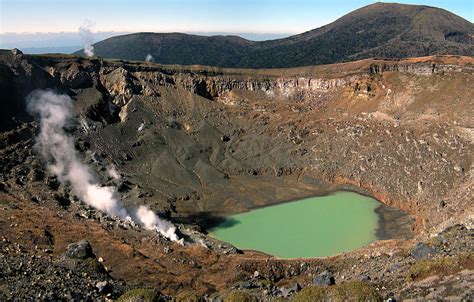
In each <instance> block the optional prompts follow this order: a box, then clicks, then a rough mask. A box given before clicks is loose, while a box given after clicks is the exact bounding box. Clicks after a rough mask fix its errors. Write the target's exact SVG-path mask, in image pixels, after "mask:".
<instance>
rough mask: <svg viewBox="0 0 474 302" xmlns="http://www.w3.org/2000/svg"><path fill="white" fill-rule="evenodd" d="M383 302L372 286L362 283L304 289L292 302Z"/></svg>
mask: <svg viewBox="0 0 474 302" xmlns="http://www.w3.org/2000/svg"><path fill="white" fill-rule="evenodd" d="M328 300H330V301H382V297H381V296H380V295H379V293H378V292H377V291H376V290H375V288H373V287H372V286H371V285H370V284H367V283H365V282H361V281H353V282H345V283H342V284H338V285H334V286H328V287H321V286H312V287H306V288H304V289H302V290H301V291H300V292H299V293H297V294H295V295H294V296H293V299H292V300H291V301H292V302H312V301H328Z"/></svg>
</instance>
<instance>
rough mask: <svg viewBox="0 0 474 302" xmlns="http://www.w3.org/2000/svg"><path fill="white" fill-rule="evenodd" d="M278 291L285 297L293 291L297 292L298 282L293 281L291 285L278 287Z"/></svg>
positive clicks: (298, 288) (299, 288) (298, 289)
mask: <svg viewBox="0 0 474 302" xmlns="http://www.w3.org/2000/svg"><path fill="white" fill-rule="evenodd" d="M279 290H280V292H281V295H282V296H283V297H284V298H286V297H288V296H289V295H290V294H294V293H297V292H299V291H300V290H301V286H300V285H299V284H298V283H295V284H293V285H292V286H290V287H280V288H279Z"/></svg>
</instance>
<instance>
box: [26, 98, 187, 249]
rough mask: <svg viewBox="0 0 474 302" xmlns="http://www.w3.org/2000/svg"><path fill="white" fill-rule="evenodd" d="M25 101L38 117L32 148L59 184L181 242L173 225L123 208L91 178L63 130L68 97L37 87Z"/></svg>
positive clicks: (143, 209) (145, 211)
mask: <svg viewBox="0 0 474 302" xmlns="http://www.w3.org/2000/svg"><path fill="white" fill-rule="evenodd" d="M27 102H28V110H29V111H30V112H31V113H32V114H34V115H35V116H38V117H39V118H40V133H39V135H38V137H37V142H36V145H35V148H36V149H37V150H38V151H39V153H40V154H41V155H42V156H43V158H44V159H45V160H46V161H47V163H48V166H47V168H48V170H49V171H51V172H52V173H54V174H55V175H56V176H57V177H58V179H59V181H60V182H61V183H63V184H69V185H70V186H71V188H72V191H73V193H74V194H75V195H76V196H77V197H78V198H79V199H81V200H82V201H84V202H85V203H87V204H88V205H90V206H92V207H94V208H96V209H97V210H100V211H102V212H105V213H107V214H109V215H112V216H117V217H120V218H122V219H133V220H134V221H135V222H136V223H138V224H141V225H142V226H143V227H144V228H145V229H148V230H155V231H157V232H159V233H161V234H162V235H163V236H164V237H166V238H168V239H170V240H172V241H178V242H181V243H182V239H181V240H179V239H178V236H177V235H176V227H175V226H174V225H173V224H171V223H170V222H168V221H166V220H163V219H161V218H159V217H158V216H157V215H156V214H155V213H154V212H153V211H151V210H150V209H148V208H147V207H145V206H140V207H139V208H138V209H136V210H133V211H130V212H129V211H128V210H127V209H125V208H124V207H123V205H122V203H121V201H120V196H119V194H118V192H117V190H116V188H115V187H112V186H109V187H102V186H100V185H99V184H98V183H97V182H96V181H95V176H94V174H93V173H92V171H91V170H90V169H89V167H88V166H87V165H85V164H83V163H82V162H81V161H80V158H79V156H78V153H77V151H76V149H75V147H74V139H73V137H72V136H70V135H68V134H67V133H66V132H65V131H64V127H65V126H67V125H68V124H69V123H70V122H71V120H72V100H71V98H70V97H69V96H67V95H60V94H56V93H54V92H52V91H45V90H37V91H34V92H32V93H31V94H30V95H29V96H28V98H27ZM109 173H110V174H111V176H112V177H114V176H117V177H118V173H117V172H116V171H115V168H114V169H113V172H109ZM115 174H116V175H115Z"/></svg>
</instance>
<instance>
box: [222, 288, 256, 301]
mask: <svg viewBox="0 0 474 302" xmlns="http://www.w3.org/2000/svg"><path fill="white" fill-rule="evenodd" d="M224 302H257V299H256V298H255V297H254V296H252V295H250V294H249V293H246V292H243V291H239V290H236V291H233V292H230V293H229V294H228V295H227V296H226V297H225V299H224Z"/></svg>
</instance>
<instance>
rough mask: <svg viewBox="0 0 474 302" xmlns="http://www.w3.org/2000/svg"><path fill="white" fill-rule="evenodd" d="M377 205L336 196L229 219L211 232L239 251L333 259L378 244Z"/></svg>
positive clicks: (351, 194) (341, 194)
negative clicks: (343, 253)
mask: <svg viewBox="0 0 474 302" xmlns="http://www.w3.org/2000/svg"><path fill="white" fill-rule="evenodd" d="M380 205H381V203H379V202H378V201H377V200H375V199H373V198H371V197H368V196H364V195H361V194H357V193H354V192H348V191H338V192H335V193H332V194H330V195H326V196H317V197H311V198H305V199H302V200H298V201H293V202H287V203H282V204H279V205H275V206H268V207H264V208H260V209H256V210H252V211H250V212H246V213H242V214H236V215H232V216H228V217H227V218H226V219H225V221H224V222H222V223H221V224H219V225H218V226H216V227H214V228H212V229H210V230H209V232H210V233H211V235H213V236H214V237H216V238H218V239H220V240H222V241H225V242H228V243H230V244H232V245H234V246H236V247H237V248H239V249H245V250H256V251H261V252H264V253H267V254H271V255H274V256H278V257H282V258H299V257H323V256H331V255H335V254H338V253H342V252H347V251H351V250H354V249H357V248H360V247H363V246H365V245H367V244H369V243H371V242H373V241H375V240H376V230H377V228H378V215H377V213H376V212H375V209H376V208H377V207H378V206H380Z"/></svg>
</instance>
